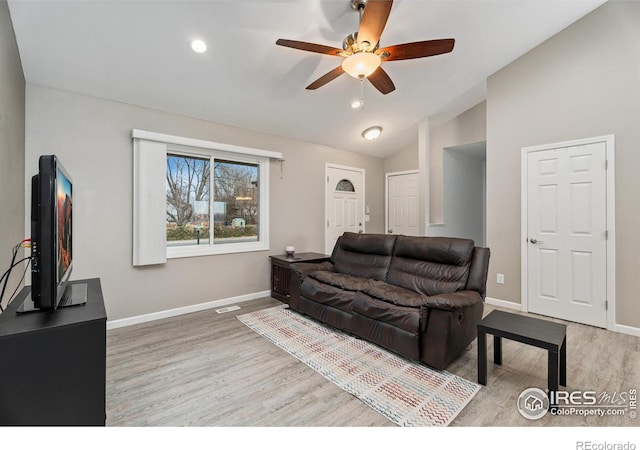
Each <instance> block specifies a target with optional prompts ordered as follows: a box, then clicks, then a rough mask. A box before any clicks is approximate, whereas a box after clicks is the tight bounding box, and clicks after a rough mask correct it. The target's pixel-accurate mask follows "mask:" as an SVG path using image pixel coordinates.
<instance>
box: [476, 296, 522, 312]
mask: <svg viewBox="0 0 640 450" xmlns="http://www.w3.org/2000/svg"><path fill="white" fill-rule="evenodd" d="M484 301H485V303H487V304H489V305H493V306H500V307H501V308H508V309H517V310H518V311H522V305H521V304H520V303H514V302H509V301H507V300H500V299H498V298H491V297H485V299H484Z"/></svg>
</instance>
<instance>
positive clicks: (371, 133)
mask: <svg viewBox="0 0 640 450" xmlns="http://www.w3.org/2000/svg"><path fill="white" fill-rule="evenodd" d="M380 133H382V127H379V126H375V127H369V128H367V129H366V130H364V131H363V132H362V137H363V138H365V139H368V140H370V141H373V140H374V139H378V136H380Z"/></svg>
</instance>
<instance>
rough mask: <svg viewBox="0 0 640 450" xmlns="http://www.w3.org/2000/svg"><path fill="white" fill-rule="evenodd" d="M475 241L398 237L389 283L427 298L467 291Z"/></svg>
mask: <svg viewBox="0 0 640 450" xmlns="http://www.w3.org/2000/svg"><path fill="white" fill-rule="evenodd" d="M473 249H474V243H473V241H472V240H471V239H459V238H447V237H411V236H398V238H397V241H396V245H395V247H394V252H393V259H392V261H391V265H390V267H389V273H388V274H387V278H386V280H385V281H386V282H387V283H390V284H394V285H396V286H401V287H403V288H406V289H411V290H412V291H416V292H419V293H421V294H424V295H436V294H445V293H449V292H456V291H459V290H461V289H465V288H466V286H467V280H468V279H469V268H470V265H471V258H472V255H473Z"/></svg>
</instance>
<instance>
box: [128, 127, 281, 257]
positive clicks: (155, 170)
mask: <svg viewBox="0 0 640 450" xmlns="http://www.w3.org/2000/svg"><path fill="white" fill-rule="evenodd" d="M132 137H133V178H134V182H133V185H134V186H133V265H134V266H144V265H152V264H164V263H166V262H167V259H172V258H187V257H197V256H206V255H221V254H229V253H242V252H255V251H265V250H269V163H270V159H278V160H283V159H284V158H283V155H282V153H279V152H273V151H269V150H260V149H255V148H250V147H241V146H235V145H230V144H221V143H216V142H211V141H203V140H198V139H191V138H184V137H179V136H171V135H165V134H161V133H155V132H150V131H144V130H135V129H134V130H133V133H132ZM169 153H170V154H184V155H186V156H200V157H203V156H204V157H213V158H217V159H224V160H227V161H237V162H239V163H243V162H244V163H250V164H257V165H258V167H259V188H258V189H259V195H260V199H259V225H258V226H259V235H258V241H252V242H240V243H228V244H221V243H219V244H214V243H213V242H212V243H211V244H209V245H193V246H181V247H169V246H167V240H166V208H167V203H166V170H167V168H166V167H167V154H169ZM160 168H162V169H160ZM211 170H212V171H213V165H212V166H211ZM211 182H212V183H213V177H211ZM211 192H212V195H211V196H210V201H211V202H212V204H213V202H214V201H215V199H214V198H213V190H212V191H211ZM211 211H213V209H212V210H211Z"/></svg>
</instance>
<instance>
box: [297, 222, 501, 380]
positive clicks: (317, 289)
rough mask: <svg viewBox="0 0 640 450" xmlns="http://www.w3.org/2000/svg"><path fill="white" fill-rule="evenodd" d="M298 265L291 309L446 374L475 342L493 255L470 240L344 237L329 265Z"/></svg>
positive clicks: (348, 234) (366, 235)
mask: <svg viewBox="0 0 640 450" xmlns="http://www.w3.org/2000/svg"><path fill="white" fill-rule="evenodd" d="M292 267H293V270H294V272H295V273H296V275H297V276H296V277H292V280H291V283H292V284H291V299H290V303H289V307H290V308H291V309H293V310H295V311H298V312H301V313H303V314H306V315H308V316H310V317H313V318H315V319H317V320H319V321H321V322H324V323H326V324H329V325H331V326H333V327H336V328H339V329H341V330H343V331H346V332H348V333H351V334H353V335H355V336H358V337H360V338H363V339H366V340H368V341H371V342H373V343H375V344H378V345H380V346H381V347H384V348H387V349H389V350H391V351H393V352H396V353H398V354H400V355H402V356H404V357H406V358H408V359H411V360H415V361H421V362H423V363H425V364H427V365H429V366H431V367H434V368H436V369H444V368H446V367H447V366H448V365H449V364H450V363H451V362H453V361H454V360H455V359H456V358H458V356H459V355H460V354H461V353H462V351H464V349H465V348H466V347H467V346H468V345H469V344H470V343H471V342H472V341H473V340H474V339H475V338H476V324H477V322H478V321H479V320H480V319H481V318H482V311H483V305H484V297H485V287H486V281H487V271H488V267H489V249H488V248H482V247H475V245H474V242H473V241H472V240H469V239H459V238H446V237H411V236H402V235H384V234H357V233H345V234H343V235H342V236H341V237H340V238H339V239H338V242H337V243H336V245H335V247H334V249H333V253H332V255H331V259H330V261H327V262H323V263H295V264H292Z"/></svg>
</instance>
